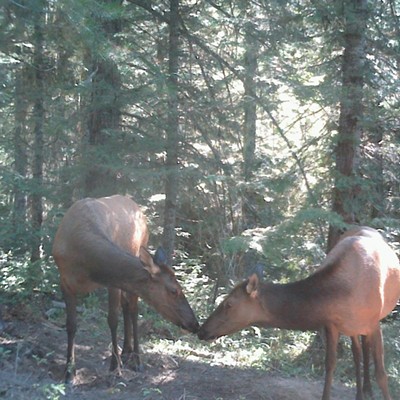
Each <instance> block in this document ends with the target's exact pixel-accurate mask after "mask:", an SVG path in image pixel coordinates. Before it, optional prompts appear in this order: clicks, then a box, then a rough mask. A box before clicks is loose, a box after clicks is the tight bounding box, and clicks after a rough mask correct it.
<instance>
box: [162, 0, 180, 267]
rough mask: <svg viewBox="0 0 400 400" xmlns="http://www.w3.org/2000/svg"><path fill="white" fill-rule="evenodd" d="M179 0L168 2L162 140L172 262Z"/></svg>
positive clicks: (166, 234)
mask: <svg viewBox="0 0 400 400" xmlns="http://www.w3.org/2000/svg"><path fill="white" fill-rule="evenodd" d="M178 21H179V0H171V1H170V21H169V64H168V80H167V87H168V127H167V140H166V156H167V158H166V179H165V211H164V232H163V246H164V249H165V250H166V253H167V257H168V263H169V264H170V265H171V264H172V256H173V252H174V249H175V224H176V208H177V200H178V191H179V136H180V135H179V111H178V69H179V22H178Z"/></svg>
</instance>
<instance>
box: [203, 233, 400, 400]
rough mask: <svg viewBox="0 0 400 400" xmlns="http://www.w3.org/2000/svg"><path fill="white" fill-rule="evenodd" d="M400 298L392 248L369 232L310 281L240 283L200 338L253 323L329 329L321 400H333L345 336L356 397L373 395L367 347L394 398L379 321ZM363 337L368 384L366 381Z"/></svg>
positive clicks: (348, 238)
mask: <svg viewBox="0 0 400 400" xmlns="http://www.w3.org/2000/svg"><path fill="white" fill-rule="evenodd" d="M399 297H400V267H399V260H398V258H397V256H396V254H395V253H394V251H393V250H392V249H391V248H390V247H389V246H388V244H387V243H386V242H385V241H384V240H383V238H382V236H381V235H380V234H379V233H378V232H377V231H375V230H373V229H371V228H364V227H362V228H357V229H355V230H353V231H350V232H348V233H346V234H345V235H344V236H343V237H342V238H341V240H340V241H339V242H338V243H337V244H336V246H335V247H334V248H333V249H332V250H331V251H330V252H329V253H328V255H327V257H326V259H325V260H324V262H323V264H322V265H321V266H320V267H319V268H318V269H317V271H316V272H315V273H313V274H312V275H310V276H309V277H308V278H306V279H304V280H301V281H297V282H293V283H288V284H273V283H264V282H261V281H260V280H259V278H258V277H257V275H255V274H253V275H252V276H250V277H249V278H248V279H247V280H246V281H244V282H242V283H240V284H239V285H237V286H236V287H235V288H234V289H233V290H232V291H231V292H230V293H229V294H228V296H227V297H226V298H225V299H224V300H223V302H222V303H221V304H220V305H219V306H218V307H217V308H216V309H215V311H214V312H213V313H212V314H211V315H210V316H209V318H208V319H207V320H206V321H205V323H204V324H203V326H202V327H201V328H200V330H199V333H198V336H199V338H200V339H204V340H212V339H215V338H218V337H220V336H223V335H228V334H230V333H233V332H236V331H238V330H240V329H243V328H245V327H248V326H251V325H257V326H262V327H277V328H282V329H295V330H318V329H321V328H322V329H324V330H325V333H326V338H327V348H326V359H325V368H326V375H325V385H324V391H323V396H322V399H323V400H329V399H330V391H331V386H332V380H333V373H334V369H335V365H336V348H337V343H338V340H339V335H340V334H344V335H347V336H350V337H351V339H352V349H353V355H354V361H355V366H356V375H357V395H356V399H357V400H362V399H364V393H368V392H370V391H371V385H370V382H369V370H368V363H369V350H370V349H371V350H372V353H373V358H374V362H375V375H376V379H377V382H378V385H379V387H380V388H381V391H382V393H383V396H384V398H385V400H390V399H391V397H390V394H389V389H388V379H387V375H386V371H385V366H384V357H383V341H382V333H381V329H380V324H379V321H380V320H381V319H382V318H384V317H385V316H386V315H388V314H389V313H390V312H391V311H392V310H393V308H394V307H395V305H396V302H397V300H398V298H399ZM359 336H362V337H363V353H364V371H365V373H364V387H362V382H361V371H360V362H361V346H360V342H359Z"/></svg>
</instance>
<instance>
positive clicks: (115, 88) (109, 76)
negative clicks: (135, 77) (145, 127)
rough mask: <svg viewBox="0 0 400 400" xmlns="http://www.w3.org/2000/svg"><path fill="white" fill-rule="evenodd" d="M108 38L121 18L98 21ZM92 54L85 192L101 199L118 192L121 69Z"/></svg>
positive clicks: (117, 1) (111, 0)
mask: <svg viewBox="0 0 400 400" xmlns="http://www.w3.org/2000/svg"><path fill="white" fill-rule="evenodd" d="M103 2H104V3H113V4H115V5H121V3H122V2H121V0H103ZM97 22H98V24H99V25H100V26H101V28H102V30H103V33H104V35H105V37H106V38H107V39H109V40H113V39H114V35H115V34H116V33H118V32H120V30H121V21H120V19H119V18H114V19H112V18H107V17H106V18H101V17H99V18H98V21H97ZM90 52H91V54H90V55H89V59H90V70H91V71H92V75H93V78H92V90H91V98H90V105H89V116H88V125H87V126H88V129H87V135H86V136H85V137H84V152H83V153H84V157H85V159H84V160H83V162H84V164H85V166H86V171H85V177H84V193H85V195H86V196H90V197H101V196H106V195H111V194H114V193H116V192H117V191H118V189H117V177H116V173H115V171H114V170H113V168H110V160H112V157H111V156H112V154H111V153H112V151H111V150H110V148H109V145H110V144H111V143H112V141H113V140H114V139H113V133H114V132H115V131H117V130H118V129H119V127H120V119H121V110H120V107H121V106H120V91H121V78H120V74H119V70H118V66H117V65H116V64H115V63H114V61H113V60H112V59H105V58H104V55H103V54H102V55H98V54H96V53H95V52H92V50H91V49H90Z"/></svg>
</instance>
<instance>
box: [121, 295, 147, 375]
mask: <svg viewBox="0 0 400 400" xmlns="http://www.w3.org/2000/svg"><path fill="white" fill-rule="evenodd" d="M122 299H123V300H122V311H123V315H124V332H125V335H124V347H123V349H122V354H123V355H124V359H126V360H129V359H131V358H133V368H134V369H135V370H136V371H142V370H143V366H142V364H141V362H140V349H139V333H138V312H139V310H138V300H139V297H138V296H137V295H134V294H129V293H124V294H123V295H122Z"/></svg>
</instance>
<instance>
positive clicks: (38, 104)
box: [30, 4, 45, 262]
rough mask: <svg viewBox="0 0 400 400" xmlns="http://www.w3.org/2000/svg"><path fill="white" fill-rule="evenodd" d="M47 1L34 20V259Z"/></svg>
mask: <svg viewBox="0 0 400 400" xmlns="http://www.w3.org/2000/svg"><path fill="white" fill-rule="evenodd" d="M43 15H44V4H41V7H38V9H37V10H35V21H34V55H33V66H34V83H35V84H34V90H35V92H34V100H33V124H34V128H33V132H34V139H33V140H34V141H33V160H32V181H33V185H32V186H33V189H32V193H31V196H30V202H31V214H32V231H33V237H32V250H31V262H35V261H37V260H39V259H40V245H41V233H40V230H41V227H42V222H43V204H42V195H43V127H44V122H45V110H44V70H45V66H44V55H43V48H44V37H43V27H44V18H43Z"/></svg>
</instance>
